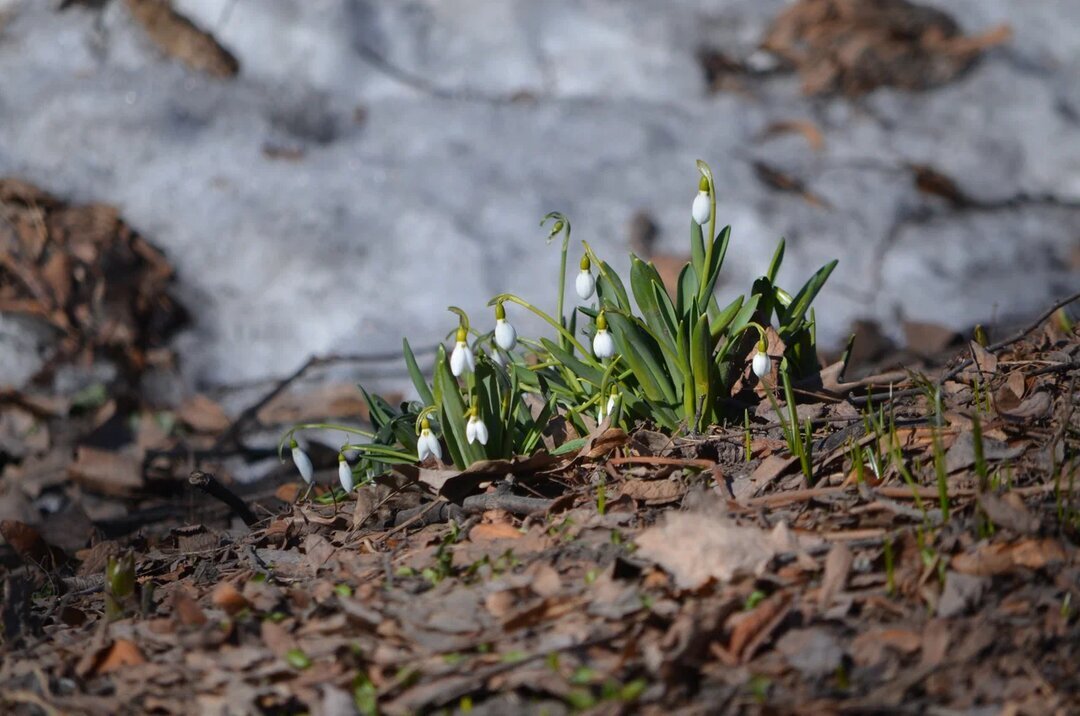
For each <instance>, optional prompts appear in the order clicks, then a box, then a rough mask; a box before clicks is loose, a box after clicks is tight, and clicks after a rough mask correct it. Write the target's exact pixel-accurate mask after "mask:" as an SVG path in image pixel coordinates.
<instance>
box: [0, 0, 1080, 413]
mask: <svg viewBox="0 0 1080 716" xmlns="http://www.w3.org/2000/svg"><path fill="white" fill-rule="evenodd" d="M1078 77H1080V3H1077V2H1076V0H1039V2H1026V3H1018V2H1015V1H1014V0H924V1H923V2H921V3H920V4H911V3H908V2H906V1H905V0H796V1H795V2H783V1H780V0H680V1H674V0H587V1H586V0H543V1H540V0H455V1H454V2H447V1H445V0H443V1H440V0H172V1H171V2H168V1H166V0H48V1H46V0H0V177H5V178H6V179H5V180H4V183H3V184H2V185H0V207H2V208H3V220H2V221H0V241H2V242H3V245H4V253H5V260H4V262H3V263H2V264H0V385H8V386H12V387H14V388H17V389H18V388H23V387H25V386H27V385H30V384H32V383H34V382H35V381H36V382H37V383H39V384H40V383H42V381H46V382H49V381H51V384H52V386H53V388H60V389H63V391H66V392H68V393H73V394H74V393H78V392H79V391H86V390H88V389H92V388H93V386H95V385H98V384H99V383H100V382H101V381H105V382H107V381H108V380H109V379H110V378H111V376H113V375H114V374H115V372H116V371H117V370H120V371H121V372H122V371H123V370H134V371H135V372H136V373H138V375H139V379H140V380H142V381H143V387H144V389H145V390H146V391H148V392H149V394H150V395H151V396H152V397H154V396H156V398H155V399H159V400H161V401H163V402H165V403H168V402H170V401H174V402H175V401H178V400H180V399H182V398H183V396H185V395H187V394H190V392H191V391H193V390H200V391H210V390H213V389H215V388H222V387H227V386H244V385H258V384H260V383H261V382H266V381H268V380H272V379H274V378H278V377H280V376H283V375H286V374H288V373H289V372H290V371H292V370H294V369H295V368H296V367H297V366H299V365H300V364H301V363H302V362H303V361H304V360H305V358H306V357H308V356H310V355H313V354H318V355H322V354H329V353H350V354H356V353H359V354H377V353H385V352H394V351H397V350H398V349H399V348H400V340H401V337H402V336H403V335H405V336H408V337H409V338H410V340H411V341H412V342H413V343H414V345H419V346H424V345H432V344H434V343H435V342H436V341H438V340H441V339H443V338H444V337H445V335H446V334H447V332H448V331H449V330H451V329H452V328H453V326H454V324H455V320H456V319H455V318H454V316H453V315H452V314H450V313H447V312H446V306H447V305H448V304H455V305H458V306H461V307H463V308H465V309H466V310H468V311H469V312H470V313H471V314H472V316H473V322H474V324H477V325H486V324H487V323H489V322H491V320H492V317H491V316H490V314H489V313H488V311H489V310H490V309H487V308H484V306H485V304H486V302H487V300H488V299H489V298H490V297H491V296H492V295H494V294H496V293H498V292H502V291H514V292H516V293H518V294H520V295H522V296H524V297H526V298H529V299H531V300H533V301H535V302H536V303H538V304H539V305H541V306H543V307H545V308H548V309H550V310H554V303H555V295H554V292H555V287H556V278H557V272H558V261H559V250H558V246H557V244H553V245H547V244H546V243H545V238H546V231H545V230H544V229H541V228H540V226H539V220H540V218H541V217H542V216H543V215H544V214H545V213H547V212H549V211H555V210H557V211H562V212H564V213H565V214H567V215H568V216H569V217H570V219H571V221H572V222H573V237H574V239H575V243H574V245H573V246H572V247H571V257H570V261H571V266H572V269H573V267H574V265H576V262H577V259H578V257H579V256H580V245H579V244H577V243H576V240H577V239H585V240H587V241H589V242H590V244H591V245H593V247H594V248H595V249H596V250H597V251H598V252H599V253H600V254H601V255H602V256H606V257H608V258H609V260H611V261H612V262H613V263H614V264H615V265H616V266H617V267H620V268H622V267H626V266H628V262H627V260H626V256H627V253H628V252H629V251H630V250H634V251H636V252H638V253H640V254H645V255H648V256H651V257H653V258H654V259H655V260H656V261H657V262H658V263H660V264H663V263H665V262H668V263H670V262H671V261H674V260H681V258H682V256H683V255H684V254H686V253H687V251H688V229H689V221H690V217H689V213H690V204H691V201H692V199H693V196H694V194H695V191H696V182H697V172H696V170H695V165H694V161H695V160H696V159H698V158H701V159H704V160H706V161H708V162H709V163H710V164H711V166H712V168H713V171H714V172H715V174H716V177H717V180H718V187H719V206H718V214H719V224H720V225H722V224H731V225H732V226H733V239H732V245H731V249H730V251H729V254H728V260H727V265H726V273H725V276H726V278H725V279H724V285H723V286H721V288H720V291H721V292H722V293H724V294H725V295H733V294H735V293H739V292H743V291H746V290H748V289H749V286H750V284H751V282H752V281H753V279H754V277H755V276H757V275H759V274H760V273H762V272H763V271H764V269H765V267H766V265H767V262H768V259H769V257H770V255H771V254H772V252H773V250H774V248H775V246H776V243H777V241H778V240H779V238H780V237H786V239H787V241H788V251H787V259H786V261H785V265H784V271H783V272H782V274H781V284H782V285H785V286H787V287H788V288H790V289H796V288H798V286H799V285H801V283H802V281H803V280H805V278H806V277H808V276H809V275H810V274H811V273H812V272H813V271H814V270H816V269H817V268H818V267H819V266H820V265H821V264H823V263H825V262H826V261H827V260H829V259H831V258H834V257H836V258H839V260H840V264H839V267H838V269H837V271H836V272H835V273H834V274H833V277H832V279H831V280H830V282H829V284H828V285H827V287H826V289H825V291H824V292H823V293H822V295H821V296H820V298H819V300H818V303H817V316H818V320H819V323H820V327H819V337H820V340H821V341H822V343H823V344H824V345H827V346H828V345H832V346H837V345H840V344H842V342H843V340H844V339H845V338H846V336H847V335H848V334H849V332H850V331H851V330H852V329H853V328H858V329H859V330H861V331H862V332H863V334H864V335H866V336H867V342H866V343H864V346H869V348H866V350H869V351H870V352H871V353H873V352H875V351H883V350H888V347H889V346H892V345H896V346H899V347H908V348H911V349H912V350H914V351H915V352H920V351H924V352H933V351H934V350H936V349H940V348H941V347H942V346H944V345H946V344H947V343H948V341H949V340H952V338H953V336H954V334H955V332H962V331H967V330H969V329H970V327H971V326H973V325H974V324H975V323H985V324H988V325H989V326H990V328H991V331H993V330H994V329H995V328H997V327H1001V326H1004V325H1008V324H1009V323H1010V322H1014V321H1017V320H1020V319H1023V318H1025V317H1030V316H1032V315H1034V314H1035V313H1037V312H1038V311H1040V310H1041V309H1043V308H1044V307H1046V306H1047V305H1049V304H1050V303H1051V302H1052V301H1053V300H1054V299H1056V298H1059V297H1061V296H1063V295H1064V294H1066V293H1067V292H1069V291H1070V290H1075V289H1076V287H1077V285H1078V284H1080V273H1078V271H1080V81H1078V79H1077V78H1078ZM513 310H514V309H511V314H512V315H511V318H512V319H513V320H515V321H517V322H518V323H519V328H520V329H521V330H523V331H526V332H529V331H533V330H539V329H540V327H539V326H538V325H537V324H536V323H535V322H533V321H530V320H528V318H527V317H526V316H523V315H520V314H514V313H513ZM87 351H89V353H88V352H87ZM102 355H106V356H108V357H110V359H111V360H112V363H111V364H110V365H106V366H104V367H103V366H102V365H101V363H100V361H99V360H98V359H99V358H100V357H101V356H102ZM71 356H82V359H81V360H78V361H74V365H69V361H65V360H60V358H70V357H71ZM92 356H95V357H92ZM117 363H119V364H120V368H116V364H117ZM350 370H353V371H354V372H355V371H356V370H359V372H360V373H361V377H365V379H368V380H372V379H374V380H376V381H377V382H378V381H380V380H382V381H383V382H384V383H385V382H390V383H392V382H394V381H395V380H398V378H397V377H395V376H400V375H401V367H400V361H390V362H388V363H387V364H386V365H385V366H382V367H380V366H377V365H374V364H372V365H369V366H366V367H365V366H363V365H361V366H360V367H359V368H357V367H355V366H354V367H353V368H352V369H350ZM365 370H366V371H368V374H367V375H364V374H363V373H364V371H365ZM110 371H113V372H110ZM380 371H381V372H380ZM380 376H382V378H380Z"/></svg>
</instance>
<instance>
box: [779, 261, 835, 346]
mask: <svg viewBox="0 0 1080 716" xmlns="http://www.w3.org/2000/svg"><path fill="white" fill-rule="evenodd" d="M837 263H838V262H837V260H836V259H833V260H832V261H830V262H829V263H827V264H825V265H824V266H822V267H821V268H820V269H818V270H817V272H816V273H815V274H814V275H813V276H811V277H810V280H809V281H807V282H806V284H805V285H803V287H802V288H801V289H800V290H799V292H798V293H797V294H795V298H794V299H793V300H792V302H791V305H790V306H788V308H787V309H786V310H785V311H784V315H783V318H781V326H780V335H781V337H782V336H783V335H784V334H785V333H791V332H793V331H795V330H797V329H798V328H799V324H800V323H802V321H803V318H804V317H805V316H806V312H807V310H809V308H810V304H811V302H813V300H814V299H815V298H816V297H817V295H818V292H820V291H821V289H822V287H823V286H824V285H825V282H826V281H828V280H829V274H831V273H832V272H833V269H834V268H836V264H837Z"/></svg>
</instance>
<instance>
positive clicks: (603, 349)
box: [592, 311, 615, 360]
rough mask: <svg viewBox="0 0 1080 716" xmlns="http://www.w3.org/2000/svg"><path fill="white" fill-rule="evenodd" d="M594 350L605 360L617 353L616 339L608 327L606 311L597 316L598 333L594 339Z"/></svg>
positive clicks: (597, 355)
mask: <svg viewBox="0 0 1080 716" xmlns="http://www.w3.org/2000/svg"><path fill="white" fill-rule="evenodd" d="M592 352H593V355H595V356H596V357H597V358H600V359H601V360H603V359H604V358H610V357H611V356H613V355H615V339H614V338H612V337H611V334H610V333H608V329H607V318H605V317H604V312H603V311H600V315H598V316H597V317H596V335H595V336H593V339H592Z"/></svg>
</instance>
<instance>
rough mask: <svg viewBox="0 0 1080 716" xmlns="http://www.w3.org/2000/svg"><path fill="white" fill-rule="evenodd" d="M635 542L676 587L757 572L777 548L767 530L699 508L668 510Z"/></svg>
mask: <svg viewBox="0 0 1080 716" xmlns="http://www.w3.org/2000/svg"><path fill="white" fill-rule="evenodd" d="M635 542H637V545H638V552H637V555H638V556H639V557H641V558H643V559H647V560H651V561H653V562H656V563H657V564H659V565H660V566H661V567H663V568H664V569H665V570H667V571H668V572H670V573H671V575H672V576H673V577H674V578H675V584H676V585H677V586H678V587H679V588H681V589H698V588H700V587H702V586H704V585H705V584H707V583H708V582H709V581H710V580H713V579H715V580H716V581H718V582H721V583H724V582H730V581H731V580H732V579H734V578H735V577H737V576H741V575H752V574H760V573H761V572H763V571H764V569H765V567H766V565H768V563H769V560H771V559H772V557H773V555H774V554H775V552H776V549H775V547H774V546H773V541H772V540H771V539H770V535H769V533H768V532H764V531H763V530H759V529H757V528H754V527H740V526H738V525H736V524H735V523H734V522H731V521H730V520H728V519H726V518H724V517H722V516H718V515H711V514H703V513H671V512H669V513H667V514H666V515H665V517H664V520H663V521H662V522H661V523H660V524H659V525H657V526H655V527H650V528H649V529H647V530H645V531H644V532H642V533H641V534H640V535H639V536H638V537H637V539H636V540H635Z"/></svg>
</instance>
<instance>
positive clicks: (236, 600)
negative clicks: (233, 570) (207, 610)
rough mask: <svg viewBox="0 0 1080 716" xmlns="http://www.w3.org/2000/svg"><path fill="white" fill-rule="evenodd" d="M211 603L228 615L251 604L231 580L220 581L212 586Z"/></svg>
mask: <svg viewBox="0 0 1080 716" xmlns="http://www.w3.org/2000/svg"><path fill="white" fill-rule="evenodd" d="M210 601H211V603H212V604H213V605H214V606H215V607H218V608H219V609H222V610H224V612H225V613H226V614H228V615H230V616H231V615H233V614H236V613H237V612H241V611H243V610H244V609H247V608H249V607H250V606H251V603H250V602H248V600H247V599H245V598H244V595H243V594H241V593H240V591H239V590H237V588H236V587H235V586H233V584H232V583H231V582H222V583H220V584H219V585H217V586H216V587H214V593H213V595H211V597H210Z"/></svg>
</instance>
